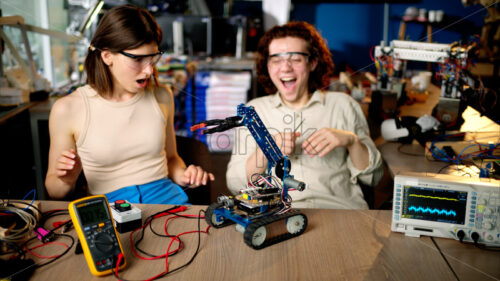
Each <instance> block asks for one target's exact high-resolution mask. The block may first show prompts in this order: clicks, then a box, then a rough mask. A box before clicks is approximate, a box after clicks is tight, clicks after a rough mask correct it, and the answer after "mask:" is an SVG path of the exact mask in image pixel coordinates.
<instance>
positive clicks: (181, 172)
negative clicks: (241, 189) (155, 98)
mask: <svg viewBox="0 0 500 281" xmlns="http://www.w3.org/2000/svg"><path fill="white" fill-rule="evenodd" d="M162 92H165V97H162V98H159V101H160V103H162V102H161V101H162V100H163V101H164V102H165V106H166V107H167V118H166V119H167V126H166V127H167V128H166V130H167V131H166V137H165V138H166V140H165V151H166V154H167V161H168V164H167V165H168V174H169V177H170V178H171V179H172V180H173V181H174V182H175V183H177V184H178V185H181V186H189V187H197V186H200V185H206V184H207V181H208V180H211V181H213V180H214V175H213V174H212V173H208V172H206V171H204V170H203V169H202V168H201V167H200V166H195V165H189V167H186V164H185V163H184V160H182V158H181V157H180V156H179V154H178V153H177V144H176V140H175V130H174V110H175V108H174V99H173V94H172V92H171V91H170V90H169V89H167V90H166V91H162ZM162 94H163V93H162Z"/></svg>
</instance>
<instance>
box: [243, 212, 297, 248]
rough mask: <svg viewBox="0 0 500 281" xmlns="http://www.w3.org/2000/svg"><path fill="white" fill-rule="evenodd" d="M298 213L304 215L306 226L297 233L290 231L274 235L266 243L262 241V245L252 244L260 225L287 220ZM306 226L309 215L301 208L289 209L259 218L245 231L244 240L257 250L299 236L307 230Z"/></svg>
mask: <svg viewBox="0 0 500 281" xmlns="http://www.w3.org/2000/svg"><path fill="white" fill-rule="evenodd" d="M297 215H301V216H303V217H304V226H303V228H302V229H301V230H300V231H299V232H297V233H295V234H291V233H289V232H286V233H283V234H280V235H278V236H275V237H272V238H271V239H267V240H265V241H264V243H262V244H261V245H258V246H256V245H253V244H252V237H253V234H254V233H255V231H256V230H257V229H258V228H259V227H261V226H264V225H268V224H271V223H273V222H276V221H279V220H286V219H287V218H289V217H293V216H297ZM306 228H307V217H306V215H304V214H302V213H300V211H299V210H292V211H289V212H287V213H284V214H281V215H273V216H268V217H264V218H262V219H259V220H257V221H255V222H252V223H251V224H250V225H249V226H248V227H247V228H246V229H245V233H244V234H243V240H244V241H245V243H246V244H247V245H248V246H250V247H251V248H253V249H255V250H260V249H262V248H265V247H267V246H271V245H273V244H276V243H279V242H282V241H285V240H288V239H290V238H293V237H296V236H299V235H301V234H302V233H304V231H305V230H306Z"/></svg>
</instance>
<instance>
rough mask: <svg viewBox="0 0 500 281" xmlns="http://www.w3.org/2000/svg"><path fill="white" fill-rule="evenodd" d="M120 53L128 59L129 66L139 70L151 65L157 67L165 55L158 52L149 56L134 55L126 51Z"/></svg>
mask: <svg viewBox="0 0 500 281" xmlns="http://www.w3.org/2000/svg"><path fill="white" fill-rule="evenodd" d="M119 53H120V54H122V55H124V56H125V57H127V60H126V61H127V65H129V66H130V67H132V68H134V69H138V70H139V69H143V68H144V67H146V66H150V65H151V66H155V65H156V64H157V63H158V61H159V60H160V58H161V55H162V54H163V52H158V53H156V54H149V55H134V54H131V53H127V52H125V51H119Z"/></svg>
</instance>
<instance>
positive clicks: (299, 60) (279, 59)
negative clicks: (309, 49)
mask: <svg viewBox="0 0 500 281" xmlns="http://www.w3.org/2000/svg"><path fill="white" fill-rule="evenodd" d="M309 56H310V55H309V54H308V53H304V52H284V53H277V54H272V55H269V57H268V59H267V63H268V64H269V65H270V66H272V67H278V66H282V65H283V63H284V62H287V63H288V64H289V65H291V66H299V65H303V64H304V63H306V62H307V60H308V59H309Z"/></svg>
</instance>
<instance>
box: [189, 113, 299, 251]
mask: <svg viewBox="0 0 500 281" xmlns="http://www.w3.org/2000/svg"><path fill="white" fill-rule="evenodd" d="M207 126H215V127H212V128H206V127H207ZM240 126H245V127H247V128H248V130H249V131H250V133H251V134H252V136H253V137H254V139H255V141H256V142H257V144H258V145H259V147H260V149H261V150H262V152H264V155H265V156H266V158H267V160H268V165H267V172H266V173H265V174H255V175H253V176H252V179H251V182H250V183H248V185H247V188H244V189H242V190H240V192H239V194H238V195H236V196H226V195H221V196H219V197H218V198H217V203H213V204H211V205H210V206H209V207H208V208H207V210H206V212H205V220H206V222H207V223H208V225H210V226H212V227H215V228H221V227H224V226H227V225H229V224H233V223H236V224H237V225H236V229H237V230H239V231H240V232H242V233H243V239H244V241H245V243H246V244H247V245H248V246H250V247H251V248H253V249H262V248H264V247H267V246H269V245H272V244H275V243H278V242H281V241H284V240H287V239H290V238H293V237H296V236H299V235H301V234H302V233H304V231H305V230H306V227H307V217H306V216H305V215H304V214H302V213H301V212H300V211H298V210H292V209H291V197H290V196H289V195H288V191H289V190H291V189H293V190H298V191H303V190H304V189H305V183H304V182H301V181H297V180H295V179H294V178H293V176H292V175H290V174H289V172H290V169H291V163H290V160H288V158H287V157H286V156H284V155H283V154H282V152H281V150H280V149H279V148H278V146H277V145H276V143H275V142H274V139H273V137H272V136H271V135H270V134H269V131H268V130H267V129H266V127H265V126H264V124H263V123H262V121H261V119H260V117H259V116H258V115H257V113H256V112H255V110H254V108H253V107H251V106H248V107H245V106H244V105H243V104H240V105H239V106H238V109H237V116H232V117H228V118H226V119H214V120H207V121H203V122H200V123H198V124H195V125H193V126H192V127H191V131H195V130H199V129H203V128H206V129H204V130H203V131H201V133H202V134H211V133H215V132H222V131H226V130H229V129H232V128H235V127H240ZM273 168H274V171H275V174H276V176H277V177H278V179H277V178H276V177H274V176H273V175H272V169H273ZM285 229H286V231H285ZM280 230H281V233H280Z"/></svg>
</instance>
